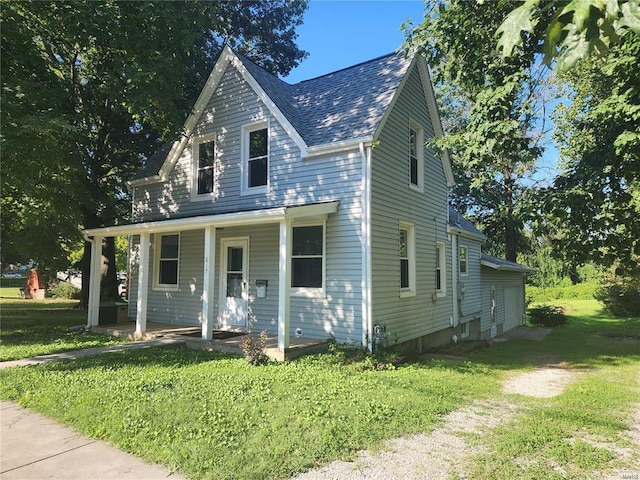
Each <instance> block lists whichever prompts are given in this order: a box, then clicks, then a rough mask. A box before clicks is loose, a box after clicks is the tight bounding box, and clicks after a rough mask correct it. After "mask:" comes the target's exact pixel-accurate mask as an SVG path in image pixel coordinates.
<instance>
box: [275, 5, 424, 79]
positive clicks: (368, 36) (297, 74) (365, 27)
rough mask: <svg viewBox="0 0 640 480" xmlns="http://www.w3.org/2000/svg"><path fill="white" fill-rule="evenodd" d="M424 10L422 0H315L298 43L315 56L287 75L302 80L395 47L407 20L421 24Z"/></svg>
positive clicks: (301, 28) (383, 52)
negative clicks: (401, 27) (401, 28)
mask: <svg viewBox="0 0 640 480" xmlns="http://www.w3.org/2000/svg"><path fill="white" fill-rule="evenodd" d="M423 12H424V3H423V2H422V1H421V0H410V1H408V0H404V1H403V0H401V1H371V0H368V1H364V0H362V1H338V0H313V1H311V2H310V3H309V9H308V10H307V12H306V13H305V16H304V24H303V25H302V26H300V27H298V34H299V35H298V46H299V47H300V48H302V49H303V50H306V51H307V52H309V56H308V57H307V58H306V59H305V60H303V61H302V63H301V64H300V66H298V67H297V68H295V69H293V70H292V71H291V73H290V74H289V75H288V76H287V77H286V78H285V80H286V81H287V82H289V83H297V82H299V81H301V80H307V79H309V78H314V77H318V76H320V75H324V74H326V73H330V72H334V71H336V70H340V69H341V68H345V67H349V66H351V65H355V64H357V63H360V62H364V61H367V60H371V59H372V58H376V57H380V56H382V55H386V54H388V53H391V52H394V51H395V50H397V48H398V47H399V46H400V45H401V44H402V42H403V41H404V35H403V34H402V32H401V31H400V26H401V25H402V23H403V22H404V21H405V20H407V19H411V20H413V23H414V24H418V23H420V22H421V21H422V17H423Z"/></svg>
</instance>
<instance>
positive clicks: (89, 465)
mask: <svg viewBox="0 0 640 480" xmlns="http://www.w3.org/2000/svg"><path fill="white" fill-rule="evenodd" d="M0 417H1V419H2V426H1V427H0V433H1V437H0V459H1V460H0V476H1V477H2V480H26V479H30V480H31V479H43V478H47V479H53V480H67V479H68V480H85V479H86V480H89V479H90V480H110V479H113V480H119V479H125V480H126V479H132V480H161V479H167V478H168V479H170V480H184V477H182V476H180V475H177V474H172V473H171V472H170V471H169V470H168V469H166V468H165V467H161V466H158V465H150V464H147V463H145V462H143V461H142V460H140V459H139V458H137V457H134V456H133V455H130V454H128V453H125V452H122V451H120V450H118V449H117V448H115V447H112V446H111V445H109V444H107V443H106V442H102V441H98V440H92V439H90V438H86V437H83V436H82V435H80V434H78V433H77V432H75V431H74V430H72V429H70V428H67V427H62V426H60V425H58V424H57V423H56V422H54V421H53V420H51V419H49V418H47V417H44V416H42V415H40V414H37V413H34V412H32V411H30V410H28V409H26V408H21V407H19V406H18V405H16V404H15V403H12V402H0Z"/></svg>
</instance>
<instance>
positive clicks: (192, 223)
mask: <svg viewBox="0 0 640 480" xmlns="http://www.w3.org/2000/svg"><path fill="white" fill-rule="evenodd" d="M339 204H340V202H339V201H337V200H336V201H332V202H324V203H313V204H308V205H298V206H289V207H285V206H283V207H274V208H265V209H259V210H245V211H241V212H231V213H218V214H214V215H201V216H197V217H186V218H175V219H166V220H154V221H150V222H141V223H130V224H126V225H115V226H112V227H101V228H89V229H86V230H83V231H82V233H83V234H84V235H85V236H87V237H94V236H98V237H113V236H118V235H136V234H140V233H145V232H146V233H161V232H172V231H184V230H199V229H202V228H205V227H210V226H215V227H234V226H240V225H259V224H265V223H278V222H280V221H282V220H285V219H290V220H295V219H300V218H320V217H326V216H327V215H329V214H332V213H335V212H337V211H338V205H339Z"/></svg>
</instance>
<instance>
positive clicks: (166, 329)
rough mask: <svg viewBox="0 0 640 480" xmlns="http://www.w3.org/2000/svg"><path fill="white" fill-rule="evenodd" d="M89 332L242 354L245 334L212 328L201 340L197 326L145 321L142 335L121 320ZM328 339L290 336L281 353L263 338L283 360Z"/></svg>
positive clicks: (317, 348) (268, 348)
mask: <svg viewBox="0 0 640 480" xmlns="http://www.w3.org/2000/svg"><path fill="white" fill-rule="evenodd" d="M91 331H92V332H93V333H99V334H102V335H111V336H114V337H120V338H128V339H131V340H149V339H153V338H159V337H165V336H180V337H183V338H184V340H185V342H186V345H187V347H189V348H194V349H200V350H214V351H219V352H226V353H233V354H238V355H242V341H243V340H244V339H245V337H247V336H249V334H247V333H243V332H230V331H226V330H214V331H213V339H212V340H203V339H202V338H201V337H200V334H201V332H202V330H201V328H200V327H190V326H180V325H168V324H164V323H156V322H148V323H147V331H146V332H144V333H143V334H137V333H136V325H135V323H131V322H128V323H121V324H114V325H100V326H97V327H92V328H91ZM328 343H329V342H328V340H315V339H310V338H298V337H292V338H290V339H289V348H288V349H287V350H286V351H285V352H282V351H280V350H278V338H277V337H275V336H269V337H267V342H266V348H265V353H266V354H267V355H268V356H269V358H272V359H274V360H278V361H284V360H292V359H294V358H298V357H301V356H303V355H308V354H311V353H317V352H321V351H324V350H326V348H327V345H328Z"/></svg>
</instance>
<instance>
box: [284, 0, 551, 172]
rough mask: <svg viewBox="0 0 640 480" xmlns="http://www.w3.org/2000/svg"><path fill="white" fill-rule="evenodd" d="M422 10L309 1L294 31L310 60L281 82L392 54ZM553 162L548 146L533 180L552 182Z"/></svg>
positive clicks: (363, 0) (384, 0)
mask: <svg viewBox="0 0 640 480" xmlns="http://www.w3.org/2000/svg"><path fill="white" fill-rule="evenodd" d="M424 7H425V4H424V2H423V1H422V0H398V1H392V0H350V1H346V0H311V1H310V2H309V8H308V10H307V12H306V13H305V15H304V24H303V25H301V26H300V27H298V29H297V31H298V39H297V43H298V46H299V47H300V48H301V49H303V50H305V51H307V52H309V56H308V57H307V58H306V59H305V60H303V61H302V63H301V64H300V65H299V66H298V67H296V68H294V69H293V70H292V71H291V73H290V74H289V75H288V76H287V77H285V78H284V80H285V81H287V82H288V83H297V82H300V81H302V80H308V79H310V78H314V77H318V76H320V75H324V74H327V73H331V72H334V71H336V70H340V69H341V68H346V67H350V66H352V65H356V64H358V63H361V62H365V61H367V60H371V59H373V58H376V57H380V56H382V55H386V54H388V53H391V52H394V51H395V50H397V49H398V47H400V45H402V43H403V42H404V39H405V38H404V35H403V33H402V32H401V30H400V27H401V25H402V24H403V23H404V22H405V21H407V20H411V21H412V22H413V24H414V25H418V24H420V23H421V22H422V19H423V16H424ZM556 156H557V151H556V149H555V147H554V145H553V144H552V143H551V144H548V145H547V150H546V152H545V154H544V155H543V157H542V160H541V162H540V164H539V166H540V167H542V169H541V170H540V171H539V172H538V174H537V175H536V176H535V178H536V180H538V181H541V182H542V183H548V182H549V181H550V180H551V179H552V177H553V174H554V173H555V164H556ZM549 169H550V170H549Z"/></svg>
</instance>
